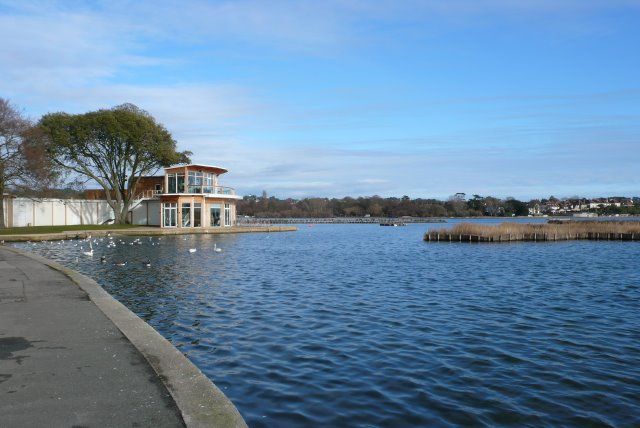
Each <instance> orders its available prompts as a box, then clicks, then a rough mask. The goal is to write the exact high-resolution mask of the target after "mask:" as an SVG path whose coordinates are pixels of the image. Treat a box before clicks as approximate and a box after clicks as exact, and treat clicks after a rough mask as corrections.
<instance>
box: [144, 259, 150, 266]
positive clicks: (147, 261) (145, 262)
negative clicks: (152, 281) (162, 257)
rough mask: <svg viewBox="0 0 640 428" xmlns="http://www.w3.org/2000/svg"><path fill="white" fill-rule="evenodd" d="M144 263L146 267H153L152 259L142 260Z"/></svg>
mask: <svg viewBox="0 0 640 428" xmlns="http://www.w3.org/2000/svg"><path fill="white" fill-rule="evenodd" d="M142 264H143V265H145V266H146V267H151V260H145V261H144V262H142Z"/></svg>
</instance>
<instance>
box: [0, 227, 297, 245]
mask: <svg viewBox="0 0 640 428" xmlns="http://www.w3.org/2000/svg"><path fill="white" fill-rule="evenodd" d="M297 230H298V228H297V227H295V226H233V227H215V228H213V227H210V228H206V227H203V228H171V229H169V228H160V227H133V228H130V229H100V230H70V231H64V232H52V233H23V234H16V235H2V234H0V240H2V241H4V242H27V241H60V240H63V239H85V238H86V237H87V236H106V235H108V234H111V235H114V236H117V235H121V236H166V235H224V234H228V233H272V232H295V231H297Z"/></svg>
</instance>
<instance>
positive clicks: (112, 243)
mask: <svg viewBox="0 0 640 428" xmlns="http://www.w3.org/2000/svg"><path fill="white" fill-rule="evenodd" d="M161 240H162V237H158V238H156V240H154V239H153V238H152V237H149V241H148V244H149V245H151V246H156V245H160V241H161ZM183 240H184V241H186V240H187V238H186V237H184V238H183ZM72 241H77V242H74V244H73V246H74V247H79V250H80V253H81V254H82V255H83V256H86V257H93V254H94V250H93V246H94V245H95V246H96V247H99V246H105V247H106V248H116V247H117V246H125V245H128V246H135V245H143V244H144V243H143V241H142V239H141V238H135V239H134V240H132V241H129V242H127V241H124V240H122V239H115V238H114V237H113V236H112V235H111V234H110V233H109V234H107V235H106V237H102V238H92V237H91V235H88V236H87V237H86V238H84V239H82V240H78V239H76V240H73V239H68V240H65V239H62V240H59V241H56V242H57V244H58V245H63V244H64V243H65V242H72ZM105 241H106V242H105ZM3 243H4V242H3ZM40 243H41V244H48V243H49V241H41V242H40ZM51 243H53V241H52V242H51ZM27 244H28V245H32V246H36V245H38V243H36V242H31V241H27ZM87 244H88V248H87V247H86V245H87ZM197 251H198V249H197V248H189V254H193V253H195V252H197ZM213 251H214V252H216V253H221V252H222V248H220V247H218V245H217V244H215V243H214V244H213ZM77 261H79V257H76V262H77ZM107 262H108V260H107V256H105V255H103V256H100V263H107ZM113 264H114V265H115V266H126V265H127V260H116V261H115V262H113ZM142 264H143V265H144V266H146V267H150V266H151V260H149V259H146V260H144V261H143V262H142Z"/></svg>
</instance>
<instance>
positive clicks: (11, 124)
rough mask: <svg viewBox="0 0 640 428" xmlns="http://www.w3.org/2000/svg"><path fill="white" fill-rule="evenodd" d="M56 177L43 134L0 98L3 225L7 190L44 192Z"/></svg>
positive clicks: (0, 211) (0, 220)
mask: <svg viewBox="0 0 640 428" xmlns="http://www.w3.org/2000/svg"><path fill="white" fill-rule="evenodd" d="M57 177H58V174H56V171H55V170H54V169H53V168H52V165H51V163H50V162H49V158H48V157H47V156H46V155H45V151H44V144H43V139H42V138H41V134H40V133H39V132H38V130H37V129H36V128H34V126H33V123H32V122H31V121H30V120H29V119H27V118H26V117H25V116H24V115H23V114H22V113H21V112H20V111H19V110H18V109H17V108H16V107H15V106H14V105H12V104H11V103H10V102H9V101H8V100H6V99H4V98H0V195H1V196H0V200H1V201H2V202H0V228H4V227H6V224H5V219H4V195H5V193H6V192H7V190H8V189H13V190H15V189H19V188H22V189H23V190H28V191H30V192H32V193H38V192H40V193H41V192H42V190H43V189H45V188H47V186H49V185H50V184H51V183H53V182H54V181H55V179H56V178H57Z"/></svg>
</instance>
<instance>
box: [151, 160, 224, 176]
mask: <svg viewBox="0 0 640 428" xmlns="http://www.w3.org/2000/svg"><path fill="white" fill-rule="evenodd" d="M185 168H186V169H188V170H190V171H207V172H212V173H214V174H216V175H220V174H224V173H225V172H229V170H228V169H226V168H222V167H219V166H215V165H203V164H199V163H190V164H188V165H174V166H170V167H168V168H165V169H164V170H165V172H175V171H179V170H184V169H185Z"/></svg>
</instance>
